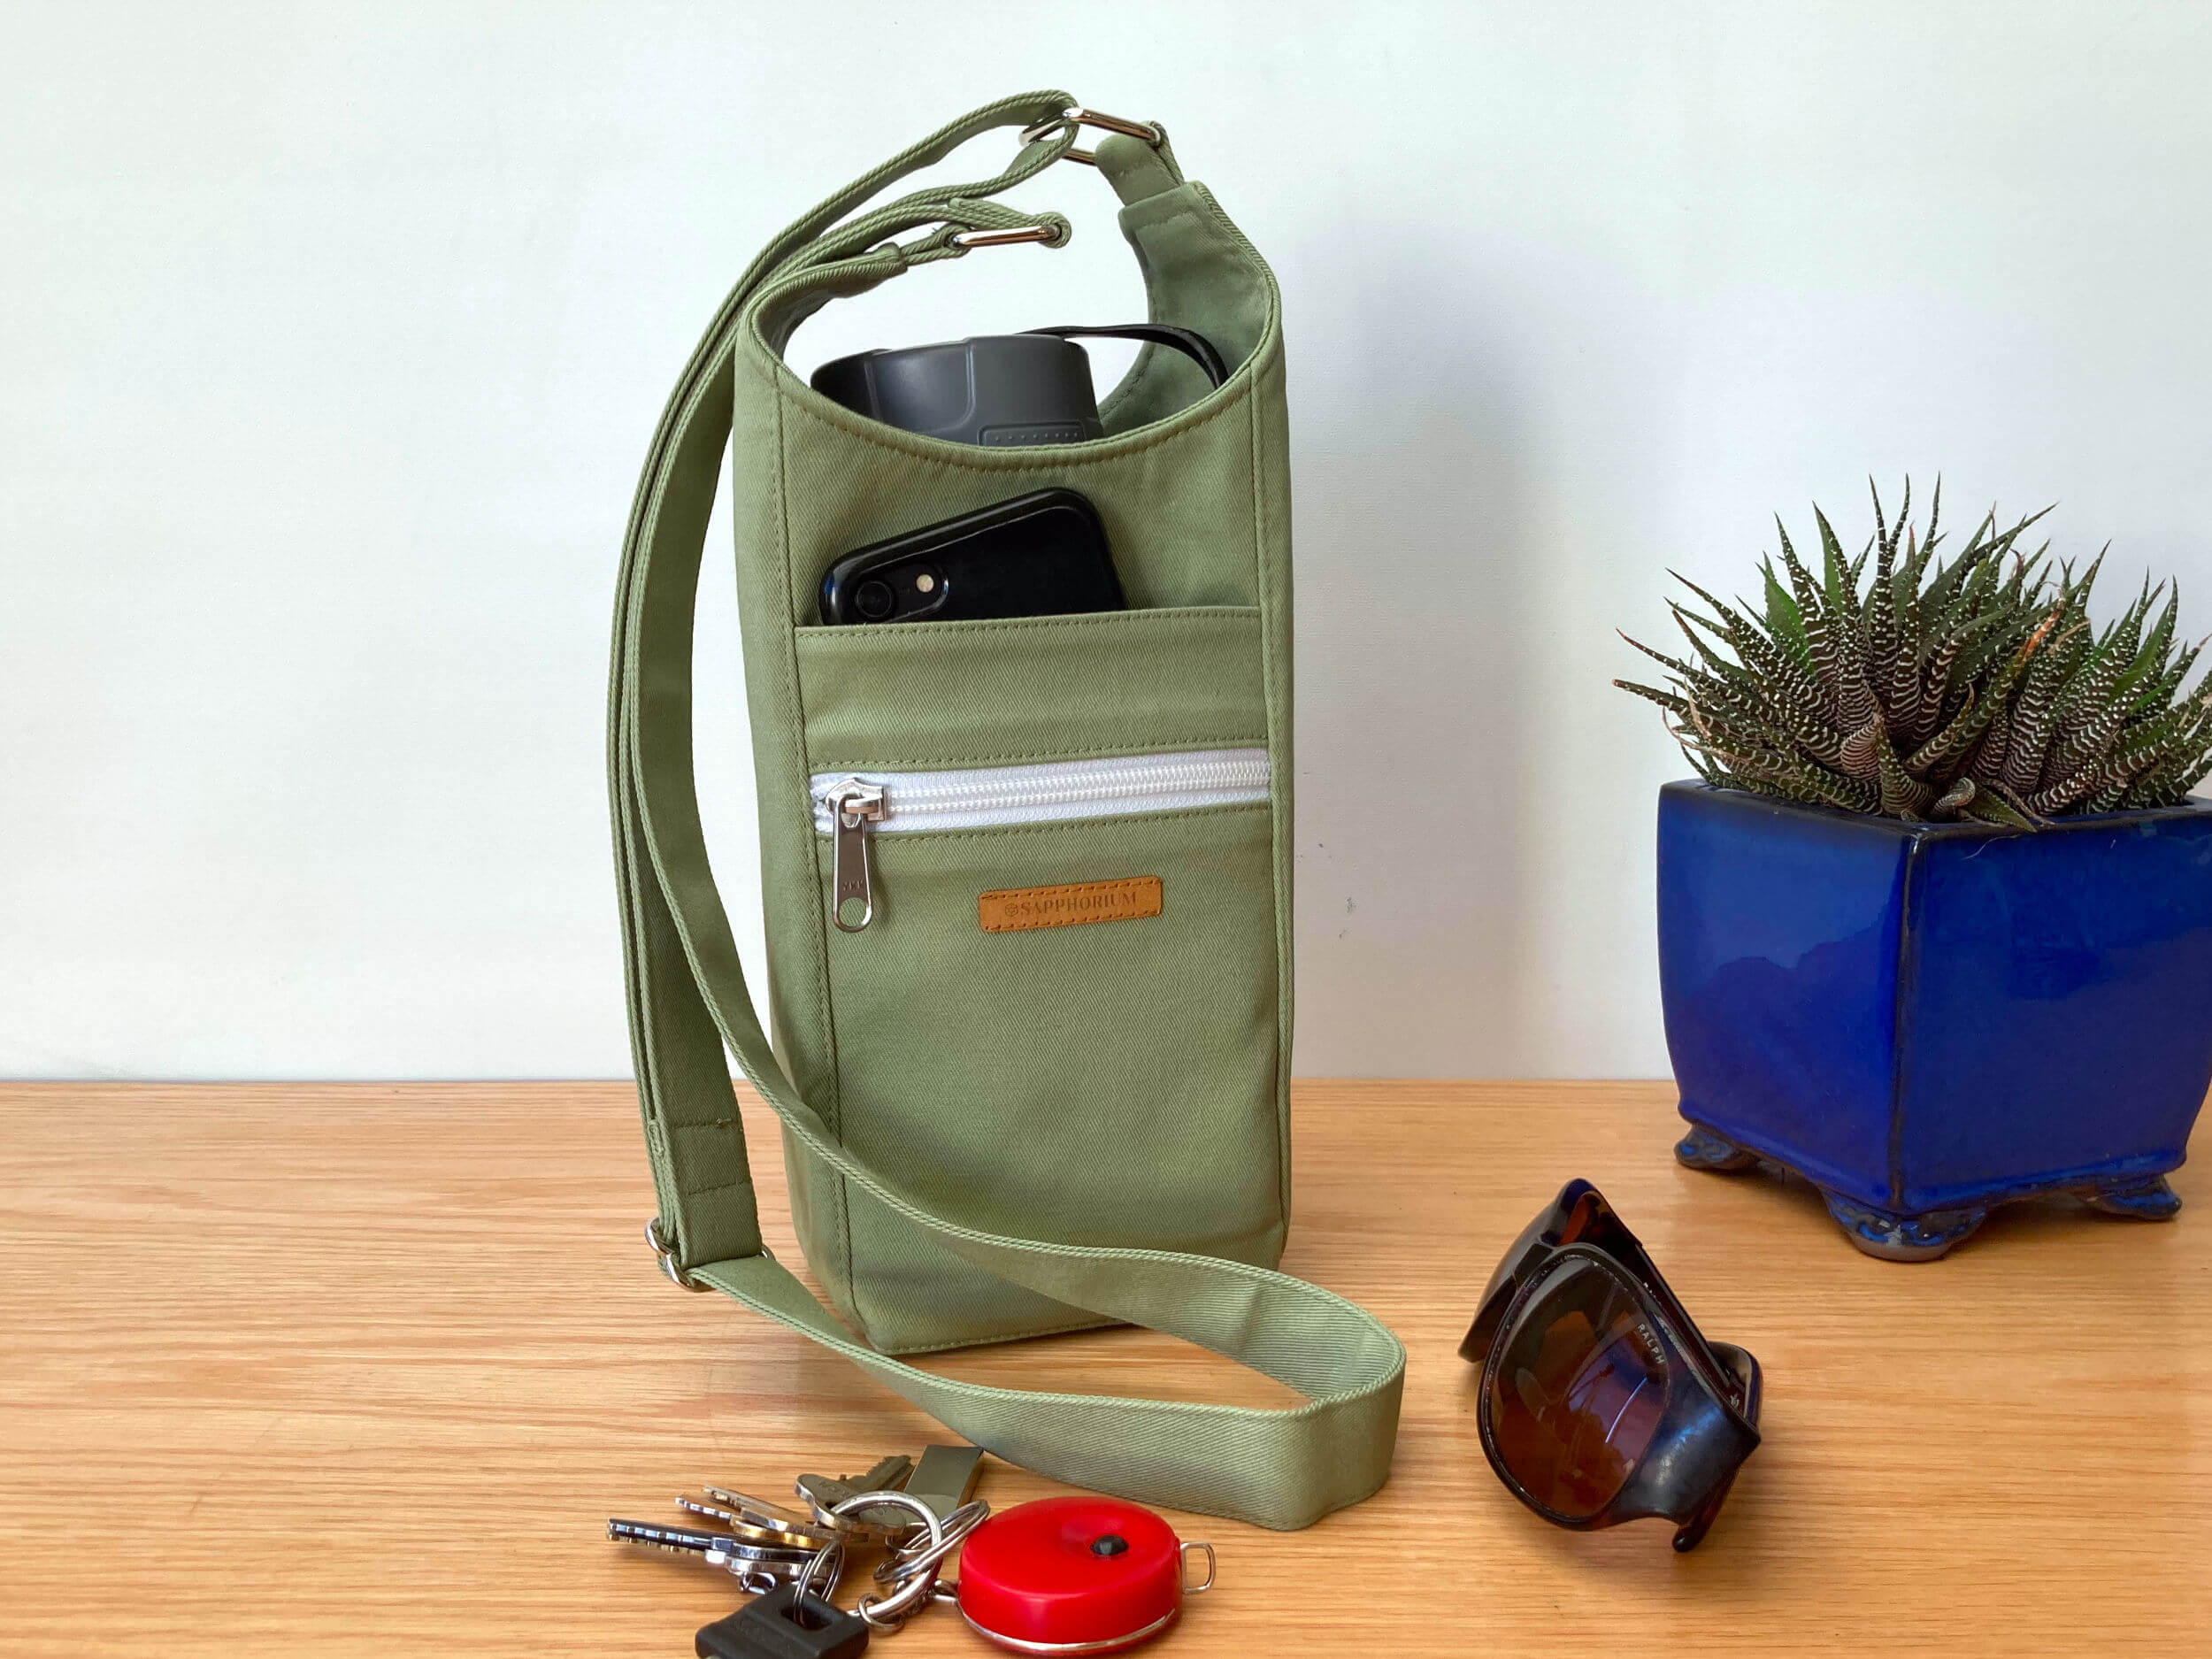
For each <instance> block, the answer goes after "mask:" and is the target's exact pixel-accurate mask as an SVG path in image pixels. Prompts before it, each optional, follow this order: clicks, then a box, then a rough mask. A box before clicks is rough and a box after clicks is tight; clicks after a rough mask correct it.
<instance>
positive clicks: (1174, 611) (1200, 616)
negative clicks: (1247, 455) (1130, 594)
mask: <svg viewBox="0 0 2212 1659" xmlns="http://www.w3.org/2000/svg"><path fill="white" fill-rule="evenodd" d="M1262 614H1263V612H1262V608H1261V607H1260V606H1258V605H1162V606H1159V607H1157V608H1150V607H1146V606H1139V607H1137V608H1136V609H1134V610H1130V611H1092V612H1087V613H1085V614H1082V615H1079V616H1071V617H1005V618H990V619H983V618H978V619H976V620H974V621H970V622H879V623H875V624H872V625H871V624H865V623H864V624H862V625H861V626H858V627H854V626H849V625H839V626H830V625H826V624H821V623H817V624H815V625H813V626H798V627H795V628H794V629H792V636H793V637H794V638H795V639H804V640H812V641H818V643H816V644H815V645H814V646H813V647H812V648H811V649H813V650H814V651H815V652H817V653H819V652H822V651H826V650H834V649H839V648H841V647H844V648H847V649H850V650H851V651H852V652H853V654H854V655H856V656H865V655H867V653H868V651H869V650H870V649H872V648H873V646H874V644H875V642H876V641H879V640H891V639H908V638H919V637H925V635H924V630H927V631H928V636H930V637H938V638H942V637H946V636H951V637H955V638H958V637H963V636H965V635H968V634H1048V633H1051V632H1053V631H1054V630H1056V629H1059V628H1100V627H1112V626H1116V625H1117V624H1128V623H1129V622H1130V618H1133V617H1142V618H1145V619H1146V625H1147V626H1151V627H1165V626H1169V625H1171V624H1177V623H1190V624H1193V625H1195V624H1198V623H1201V622H1224V621H1228V620H1232V619H1235V620H1239V621H1244V622H1249V623H1252V624H1254V625H1255V626H1257V625H1258V623H1259V622H1260V620H1261V618H1262ZM888 628H896V629H898V630H899V632H898V633H897V634H888V633H879V632H877V630H878V629H888Z"/></svg>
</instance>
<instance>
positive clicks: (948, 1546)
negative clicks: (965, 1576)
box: [875, 1498, 991, 1584]
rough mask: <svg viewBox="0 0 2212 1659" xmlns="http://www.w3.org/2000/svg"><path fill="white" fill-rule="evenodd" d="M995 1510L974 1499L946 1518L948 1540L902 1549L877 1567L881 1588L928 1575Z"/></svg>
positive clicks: (877, 1578) (912, 1545)
mask: <svg viewBox="0 0 2212 1659" xmlns="http://www.w3.org/2000/svg"><path fill="white" fill-rule="evenodd" d="M990 1514H991V1506H990V1505H989V1504H987V1503H986V1502H984V1501H983V1500H982V1499H980V1498H972V1499H970V1500H969V1501H968V1502H965V1503H964V1504H962V1505H961V1506H960V1507H959V1508H958V1509H955V1510H954V1511H953V1512H952V1513H951V1514H950V1515H948V1516H947V1517H945V1532H944V1536H943V1537H942V1538H941V1539H938V1540H935V1541H934V1542H932V1543H918V1544H909V1545H902V1546H901V1547H900V1548H896V1549H894V1550H893V1551H892V1552H891V1554H890V1557H889V1558H888V1559H887V1560H886V1561H883V1562H880V1563H878V1564H877V1567H876V1572H875V1578H876V1582H877V1583H878V1584H904V1583H905V1582H906V1581H907V1580H908V1579H909V1578H912V1577H913V1576H914V1575H915V1574H916V1573H918V1572H925V1571H928V1570H929V1569H930V1568H932V1567H934V1566H936V1565H937V1564H938V1563H941V1562H942V1561H943V1560H944V1558H945V1557H946V1556H948V1555H951V1554H952V1552H953V1551H954V1550H956V1549H957V1548H960V1546H961V1545H963V1544H964V1543H966V1542H967V1541H968V1534H969V1533H971V1532H974V1531H975V1529H976V1528H977V1527H979V1526H980V1525H983V1523H984V1522H985V1521H987V1520H988V1519H989V1518H990Z"/></svg>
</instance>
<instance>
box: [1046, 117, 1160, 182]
mask: <svg viewBox="0 0 2212 1659" xmlns="http://www.w3.org/2000/svg"><path fill="white" fill-rule="evenodd" d="M1061 127H1096V128H1098V130H1099V131H1100V132H1102V133H1119V134H1122V135H1123V136H1124V137H1125V138H1141V139H1142V140H1144V142H1146V143H1148V144H1149V145H1151V146H1152V148H1153V149H1155V150H1157V149H1158V148H1159V147H1160V146H1161V145H1162V144H1164V143H1165V142H1167V135H1166V134H1164V133H1163V132H1161V131H1160V129H1159V128H1158V127H1155V126H1154V125H1153V124H1152V123H1151V122H1150V121H1133V120H1130V119H1127V118H1126V117H1124V116H1119V115H1108V114H1107V113H1105V111H1102V110H1087V109H1085V108H1084V107H1083V106H1082V105H1081V104H1070V105H1068V107H1067V108H1066V109H1064V110H1063V111H1060V113H1059V114H1057V115H1048V116H1047V117H1046V118H1045V119H1043V120H1041V121H1035V122H1032V123H1031V124H1030V125H1029V126H1027V127H1023V128H1022V142H1023V143H1025V144H1033V143H1035V142H1037V141H1038V140H1039V139H1041V138H1044V137H1048V136H1049V135H1050V134H1052V133H1054V132H1056V131H1057V130H1058V129H1059V128H1061ZM1061 159H1062V160H1063V161H1079V162H1081V163H1082V164H1083V165H1085V166H1087V167H1095V166H1096V165H1098V157H1096V156H1095V155H1094V154H1093V153H1092V152H1091V151H1089V150H1069V151H1068V153H1067V154H1066V155H1064V156H1063V157H1061Z"/></svg>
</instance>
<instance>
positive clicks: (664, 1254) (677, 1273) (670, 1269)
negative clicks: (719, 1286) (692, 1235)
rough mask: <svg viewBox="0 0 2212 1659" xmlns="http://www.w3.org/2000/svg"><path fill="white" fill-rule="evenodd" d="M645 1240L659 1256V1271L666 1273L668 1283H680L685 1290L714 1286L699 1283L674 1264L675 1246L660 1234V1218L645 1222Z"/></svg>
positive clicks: (702, 1289) (710, 1288) (705, 1288)
mask: <svg viewBox="0 0 2212 1659" xmlns="http://www.w3.org/2000/svg"><path fill="white" fill-rule="evenodd" d="M645 1241H646V1243H648V1244H649V1245H651V1246H652V1247H653V1254H654V1255H655V1256H658V1257H659V1258H660V1263H661V1271H662V1272H664V1273H665V1274H667V1275H668V1282H669V1283H670V1284H672V1285H680V1286H683V1287H684V1288H685V1289H686V1290H701V1291H704V1290H712V1289H713V1288H714V1286H711V1285H703V1284H701V1283H700V1282H699V1281H698V1280H697V1279H694V1278H692V1276H691V1275H690V1274H688V1273H687V1272H685V1271H684V1270H683V1269H682V1268H680V1267H679V1266H677V1265H676V1247H675V1246H674V1245H672V1244H671V1243H669V1242H668V1240H666V1239H665V1238H664V1237H663V1236H662V1233H661V1218H660V1217H658V1216H655V1217H653V1218H652V1219H651V1220H650V1221H649V1222H647V1223H646V1224H645Z"/></svg>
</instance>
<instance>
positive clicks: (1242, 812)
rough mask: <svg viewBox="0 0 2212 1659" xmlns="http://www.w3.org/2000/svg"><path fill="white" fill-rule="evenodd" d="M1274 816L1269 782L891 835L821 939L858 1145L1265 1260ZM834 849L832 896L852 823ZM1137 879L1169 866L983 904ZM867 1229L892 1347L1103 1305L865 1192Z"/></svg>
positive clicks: (942, 1191)
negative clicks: (1047, 1295) (871, 902)
mask: <svg viewBox="0 0 2212 1659" xmlns="http://www.w3.org/2000/svg"><path fill="white" fill-rule="evenodd" d="M1262 759H1264V754H1262ZM1272 826H1273V813H1272V810H1271V807H1270V806H1269V804H1268V803H1267V802H1266V801H1265V800H1264V799H1263V798H1262V799H1259V800H1255V801H1250V802H1248V803H1244V804H1238V805H1207V806H1195V807H1176V808H1171V809H1168V810H1159V811H1150V812H1144V811H1139V812H1123V813H1118V814H1116V815H1113V816H1109V817H1087V818H1062V819H1056V820H1048V821H1041V822H1031V823H1026V824H1016V825H1008V826H1000V827H995V828H965V829H937V830H918V831H910V832H907V833H882V834H879V835H875V836H872V837H871V838H870V840H871V852H872V857H873V860H874V865H875V873H876V879H877V882H878V895H877V901H878V902H877V911H876V915H875V918H874V919H873V921H872V925H871V926H869V927H868V929H867V930H866V931H865V932H862V933H838V932H835V931H834V930H828V931H829V936H828V941H827V942H828V952H827V960H828V974H829V988H830V1001H831V1003H832V1006H833V1008H834V1010H835V1025H836V1052H837V1065H838V1074H839V1079H840V1087H841V1096H842V1100H843V1102H844V1115H843V1130H842V1134H843V1138H844V1139H845V1141H846V1142H847V1144H848V1145H849V1146H850V1148H852V1150H853V1152H854V1154H855V1155H856V1156H858V1157H860V1158H862V1159H864V1160H865V1161H867V1162H869V1163H872V1164H876V1165H877V1166H878V1167H879V1168H884V1169H892V1170H896V1171H900V1172H901V1176H902V1179H903V1180H904V1181H905V1182H907V1183H909V1184H910V1188H911V1190H912V1191H913V1192H914V1194H915V1195H916V1196H917V1197H918V1198H920V1199H921V1200H922V1201H923V1202H926V1203H929V1204H931V1205H932V1206H933V1207H935V1208H937V1209H939V1210H941V1212H942V1213H944V1214H946V1215H949V1216H951V1217H955V1218H956V1219H958V1220H960V1221H962V1222H964V1223H965V1224H967V1225H972V1226H977V1227H982V1228H986V1229H988V1230H991V1231H994V1232H1000V1233H1011V1234H1013V1235H1015V1236H1018V1237H1025V1238H1045V1239H1056V1240H1067V1241H1069V1242H1073V1243H1085V1244H1107V1245H1122V1246H1134V1247H1143V1248H1168V1249H1181V1250H1190V1251H1194V1252H1197V1253H1200V1254H1202V1255H1209V1256H1229V1257H1233V1258H1235V1259H1238V1260H1242V1261H1248V1262H1254V1263H1270V1264H1271V1263H1273V1261H1274V1260H1275V1259H1276V1256H1277V1255H1278V1254H1279V1251H1280V1249H1281V1245H1282V1234H1283V1225H1284V1215H1283V1204H1282V1187H1283V1145H1282V1125H1281V1121H1280V1118H1279V1110H1278V1105H1279V1102H1278V1086H1279V1070H1280V1064H1281V1062H1282V1060H1283V1058H1284V1056H1283V1055H1282V1052H1281V1031H1280V1013H1281V1002H1280V985H1279V975H1278V972H1277V960H1276V912H1275V892H1274V859H1273V835H1272ZM816 851H817V863H818V876H819V879H820V880H821V882H822V886H823V887H824V889H825V890H826V889H827V888H828V887H829V886H830V885H831V882H832V879H833V870H832V866H833V850H832V838H831V837H830V836H828V835H818V837H817V844H816ZM1120 883H1141V884H1145V885H1146V887H1151V886H1152V884H1156V893H1157V903H1156V907H1154V906H1151V905H1149V904H1141V905H1135V906H1131V907H1128V910H1127V913H1126V914H1123V915H1118V916H1117V917H1115V918H1113V919H1108V920H1103V921H1101V922H1099V923H1097V924H1095V925H1082V926H1036V927H1020V928H1012V929H1003V928H995V927H992V926H987V920H986V916H985V914H984V912H982V911H981V910H979V901H981V900H982V899H983V897H984V895H987V894H997V893H1004V892H1008V891H1014V892H1023V893H1039V892H1050V891H1054V890H1058V889H1067V888H1091V889H1096V888H1099V887H1103V886H1107V885H1110V884H1120ZM848 1225H849V1236H850V1240H851V1260H852V1263H853V1295H854V1301H855V1306H856V1312H857V1313H858V1315H859V1317H861V1318H862V1320H863V1321H864V1323H865V1325H866V1328H867V1330H868V1333H869V1334H870V1337H871V1338H872V1340H875V1341H876V1342H877V1343H878V1344H879V1345H880V1346H884V1347H887V1348H893V1349H903V1348H913V1347H926V1346H933V1345H935V1344H937V1343H939V1342H941V1341H942V1340H945V1336H944V1333H946V1332H948V1331H956V1332H959V1333H962V1334H963V1340H986V1339H987V1338H989V1337H995V1336H1007V1335H1012V1334H1016V1333H1024V1332H1034V1331H1037V1330H1040V1329H1046V1328H1051V1327H1052V1326H1053V1325H1056V1324H1066V1323H1069V1322H1071V1320H1072V1321H1074V1322H1078V1323H1081V1322H1084V1321H1081V1320H1080V1319H1079V1317H1077V1316H1075V1315H1073V1314H1072V1312H1071V1310H1058V1309H1056V1308H1055V1307H1054V1305H1052V1304H1049V1303H1045V1302H1041V1300H1040V1299H1038V1298H1035V1297H1033V1295H1031V1294H1029V1293H1026V1292H1023V1291H1020V1290H1018V1289H1017V1288H1016V1287H1014V1286H1008V1285H1006V1284H1004V1283H1002V1282H1001V1281H997V1280H995V1279H989V1278H987V1277H986V1276H983V1275H980V1274H978V1273H976V1272H975V1271H973V1270H971V1269H966V1268H964V1264H963V1263H960V1262H959V1261H958V1260H957V1258H956V1257H953V1256H951V1255H950V1253H949V1251H947V1250H946V1249H945V1248H944V1247H942V1246H941V1245H939V1244H937V1243H936V1242H935V1241H934V1240H930V1239H927V1238H926V1237H925V1236H923V1235H920V1234H918V1233H916V1232H915V1230H914V1229H913V1228H912V1226H911V1225H910V1224H909V1223H907V1222H905V1221H903V1220H902V1219H901V1218H900V1217H897V1216H896V1215H895V1214H894V1213H892V1212H891V1211H889V1210H887V1209H885V1208H883V1207H882V1206H880V1205H879V1204H878V1203H876V1202H874V1201H872V1200H870V1199H869V1198H867V1197H866V1195H865V1194H860V1193H853V1194H850V1195H849V1213H848Z"/></svg>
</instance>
